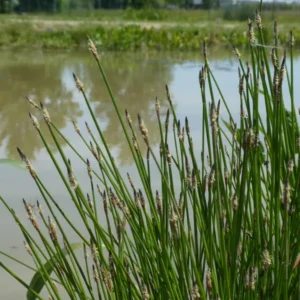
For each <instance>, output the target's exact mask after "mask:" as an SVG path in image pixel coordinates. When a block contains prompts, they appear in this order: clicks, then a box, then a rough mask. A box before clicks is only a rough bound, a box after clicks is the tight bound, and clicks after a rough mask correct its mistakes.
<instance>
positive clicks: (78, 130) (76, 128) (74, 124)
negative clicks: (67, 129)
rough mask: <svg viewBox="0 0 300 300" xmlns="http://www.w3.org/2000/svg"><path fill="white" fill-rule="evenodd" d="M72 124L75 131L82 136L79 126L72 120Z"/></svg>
mask: <svg viewBox="0 0 300 300" xmlns="http://www.w3.org/2000/svg"><path fill="white" fill-rule="evenodd" d="M72 123H73V126H74V129H75V131H76V132H77V133H78V134H79V135H80V128H79V126H78V124H77V123H76V122H75V121H74V120H72Z"/></svg>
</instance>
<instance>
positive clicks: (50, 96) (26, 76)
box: [0, 52, 172, 164]
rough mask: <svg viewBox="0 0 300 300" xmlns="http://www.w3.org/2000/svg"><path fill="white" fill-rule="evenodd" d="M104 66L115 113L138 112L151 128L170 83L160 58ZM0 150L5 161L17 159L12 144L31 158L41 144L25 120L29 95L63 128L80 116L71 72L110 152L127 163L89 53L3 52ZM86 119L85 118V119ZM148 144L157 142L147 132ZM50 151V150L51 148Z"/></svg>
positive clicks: (118, 58)
mask: <svg viewBox="0 0 300 300" xmlns="http://www.w3.org/2000/svg"><path fill="white" fill-rule="evenodd" d="M103 61H104V67H105V69H106V73H107V76H108V78H109V80H110V83H111V86H112V89H113V90H114V92H115V94H116V99H117V101H118V103H119V106H120V110H121V111H122V112H124V110H125V108H127V109H128V110H129V111H130V114H131V115H132V117H133V118H136V115H137V113H138V112H140V113H141V114H142V116H143V118H144V120H145V122H146V123H147V126H148V128H149V130H150V131H151V128H153V127H156V120H155V118H154V109H153V108H154V99H155V97H156V96H158V97H159V98H164V97H165V96H164V85H165V84H166V83H169V82H170V81H171V79H172V72H171V68H172V64H170V63H162V62H161V61H160V60H159V59H154V60H153V59H147V58H145V57H142V56H137V57H134V56H133V55H131V56H128V55H123V54H122V55H121V54H119V55H116V54H114V55H106V56H105V57H104V58H103ZM0 68H1V75H0V80H1V81H0V82H1V89H0V103H1V128H0V145H1V146H2V147H4V148H5V152H6V155H7V156H8V157H16V153H15V147H16V145H22V149H23V150H24V152H25V153H26V154H27V155H28V156H29V157H30V158H31V159H34V158H35V156H36V154H37V153H38V151H39V150H40V149H41V147H42V144H41V142H40V139H39V137H38V135H37V134H36V133H35V131H34V130H33V128H32V125H31V122H30V121H29V119H28V114H27V112H28V110H29V109H30V108H29V106H28V104H27V103H26V101H25V98H24V97H25V96H26V95H29V96H30V97H31V98H33V99H36V101H42V102H43V103H45V104H46V105H47V109H48V110H49V112H50V114H51V117H52V119H53V122H54V123H55V124H56V126H57V127H58V128H59V129H63V128H64V127H65V126H66V125H67V122H68V121H69V119H70V118H72V119H74V120H77V121H78V120H79V119H80V117H82V116H83V110H84V107H83V105H84V103H83V101H81V97H80V95H79V94H78V92H77V91H76V89H75V87H74V84H73V82H71V81H70V76H71V74H72V72H73V71H74V72H75V73H76V74H77V75H78V76H79V77H80V79H81V81H83V82H84V85H85V89H86V91H87V93H88V95H89V97H90V100H91V101H92V103H94V104H95V112H96V116H97V118H99V119H100V120H101V121H105V122H106V127H105V130H104V134H105V136H106V137H107V140H108V144H109V145H110V146H111V147H119V148H120V149H121V151H120V152H119V153H120V157H119V159H120V163H121V164H122V163H129V161H128V151H123V150H126V149H127V148H128V147H126V146H125V144H126V142H125V141H124V139H123V138H122V137H123V133H122V130H121V128H120V126H119V122H118V120H117V117H116V114H115V112H114V109H113V106H112V104H111V100H110V98H109V95H108V93H107V90H106V88H105V86H104V83H103V81H102V80H101V77H100V74H99V71H98V69H97V67H96V65H95V64H94V62H93V60H92V58H91V56H90V54H89V53H86V52H84V53H76V54H75V53H65V54H53V53H40V54H39V55H35V56H31V55H30V54H28V53H23V54H19V55H18V56H16V55H15V54H13V53H2V54H1V56H0ZM86 117H87V118H88V116H86ZM151 133H152V134H151V138H152V142H153V143H156V142H157V141H158V132H157V130H153V131H152V132H151ZM52 146H53V145H52Z"/></svg>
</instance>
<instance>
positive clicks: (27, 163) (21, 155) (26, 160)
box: [17, 147, 36, 179]
mask: <svg viewBox="0 0 300 300" xmlns="http://www.w3.org/2000/svg"><path fill="white" fill-rule="evenodd" d="M17 151H18V153H19V155H20V157H21V159H22V161H23V162H24V163H25V165H26V168H27V170H28V171H29V173H30V175H31V177H32V178H34V179H35V178H36V172H35V170H34V169H33V166H32V164H31V162H30V161H29V159H28V158H27V157H26V156H25V154H24V153H23V152H22V151H21V150H20V148H19V147H17Z"/></svg>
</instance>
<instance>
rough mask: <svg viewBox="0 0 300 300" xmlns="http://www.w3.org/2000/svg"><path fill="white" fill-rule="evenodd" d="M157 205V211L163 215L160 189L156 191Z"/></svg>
mask: <svg viewBox="0 0 300 300" xmlns="http://www.w3.org/2000/svg"><path fill="white" fill-rule="evenodd" d="M156 206H157V212H158V214H159V215H160V216H161V215H162V202H161V198H160V196H159V193H158V191H156Z"/></svg>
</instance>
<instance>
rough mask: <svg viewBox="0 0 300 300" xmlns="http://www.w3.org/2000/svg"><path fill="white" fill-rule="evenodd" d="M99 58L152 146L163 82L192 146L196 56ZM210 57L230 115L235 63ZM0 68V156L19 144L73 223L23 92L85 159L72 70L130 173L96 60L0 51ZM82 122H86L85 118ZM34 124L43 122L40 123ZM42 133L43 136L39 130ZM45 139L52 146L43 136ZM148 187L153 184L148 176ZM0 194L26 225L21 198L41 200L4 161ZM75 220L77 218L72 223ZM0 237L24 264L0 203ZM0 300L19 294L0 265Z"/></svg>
mask: <svg viewBox="0 0 300 300" xmlns="http://www.w3.org/2000/svg"><path fill="white" fill-rule="evenodd" d="M101 59H102V61H103V64H104V68H105V70H106V73H107V77H108V78H109V81H110V83H111V86H112V89H113V91H114V93H115V96H116V99H117V101H118V104H119V106H120V110H121V112H124V110H125V109H128V110H129V112H130V114H131V116H132V119H133V120H134V122H135V123H137V122H136V115H137V113H141V115H142V117H143V119H144V121H145V123H146V125H147V128H148V130H149V133H150V140H151V143H152V145H156V146H157V143H158V141H159V135H158V131H157V123H156V118H155V110H154V104H155V97H158V99H159V100H160V101H161V106H162V111H163V112H165V111H166V109H167V101H166V97H165V88H164V86H165V84H168V85H169V88H170V90H171V94H172V96H173V101H174V103H175V105H176V109H177V111H178V116H179V117H180V118H181V119H182V120H184V117H185V116H189V120H190V123H191V127H192V134H193V136H194V140H195V147H198V144H197V135H198V136H199V137H200V127H199V124H201V122H200V120H201V98H200V90H199V85H198V73H199V70H200V67H201V66H202V64H203V61H202V60H201V58H200V54H199V55H197V54H184V55H182V54H180V55H174V54H172V55H170V54H168V53H163V54H123V53H114V54H109V53H105V54H103V55H102V56H101ZM210 63H211V67H212V70H213V71H214V74H215V76H216V78H217V80H218V81H219V84H220V87H221V89H222V92H223V93H224V96H225V97H226V99H228V105H229V108H230V110H231V112H232V114H233V115H234V116H238V113H239V100H238V99H239V98H238V93H237V87H238V75H237V68H238V63H237V61H236V59H235V57H234V56H233V55H232V53H231V52H230V51H228V53H226V54H222V55H219V54H218V53H216V54H215V53H212V56H211V62H210ZM296 65H298V66H299V60H297V61H296ZM0 69H1V71H0V105H1V106H0V107H1V110H0V125H1V126H0V158H7V157H8V158H14V159H19V157H18V155H17V151H16V146H19V147H20V148H21V149H22V150H23V152H24V153H25V154H26V155H27V156H28V157H29V158H30V159H31V161H32V163H33V165H34V167H35V169H36V170H37V172H38V173H39V175H40V177H41V178H42V179H43V180H44V181H45V183H46V185H47V187H48V188H49V190H50V191H51V193H52V195H53V196H54V197H55V198H56V199H57V201H58V202H59V203H60V204H61V206H62V208H63V209H65V210H66V211H67V212H68V213H69V215H71V219H72V220H73V221H74V222H76V212H75V211H74V209H73V206H72V205H71V204H70V199H69V198H68V197H67V195H66V192H65V189H64V187H63V186H62V184H61V182H60V180H59V178H58V176H57V172H56V170H55V169H54V167H53V164H52V163H51V161H50V159H49V157H48V156H47V154H46V151H45V149H44V147H43V145H42V143H41V141H40V139H39V137H38V135H37V133H36V131H35V130H34V129H33V127H32V123H31V121H30V120H29V117H28V111H31V112H32V113H34V114H36V111H34V109H33V108H31V107H29V105H28V103H27V101H26V100H25V96H29V97H31V98H32V99H34V100H36V101H37V102H38V101H42V102H43V103H44V104H45V106H46V107H47V109H48V111H49V113H50V115H51V118H52V120H53V122H54V123H55V124H56V126H57V127H58V128H59V129H60V130H62V132H63V133H64V134H65V135H66V136H67V137H68V139H69V141H70V142H71V143H72V144H73V145H74V146H75V147H76V149H77V150H78V151H79V152H80V153H81V154H82V156H83V157H91V156H90V154H89V151H88V150H87V149H86V148H85V146H84V144H83V143H82V142H81V140H80V138H79V137H78V135H77V134H76V133H75V131H74V128H73V125H72V123H71V120H75V121H76V122H77V123H78V124H79V126H80V128H81V130H82V132H83V134H84V135H85V136H86V137H87V139H88V140H89V138H88V134H87V132H86V129H85V125H84V123H85V121H86V120H90V118H89V114H88V111H87V108H86V106H85V103H84V100H83V98H82V96H81V95H80V94H79V92H78V91H77V90H76V88H75V85H74V82H73V78H72V72H74V73H75V74H76V75H77V76H78V77H79V78H80V79H81V81H82V82H83V83H84V86H85V89H86V91H87V94H88V96H89V99H90V101H91V103H92V106H93V108H94V111H95V112H96V116H97V118H98V120H99V123H100V125H101V127H102V128H103V132H104V135H105V137H106V139H107V142H108V144H109V147H110V149H111V150H112V153H113V155H114V157H115V158H116V161H117V164H118V165H119V166H120V169H121V173H122V174H126V172H130V174H131V175H132V177H133V178H134V174H135V169H134V167H133V166H132V160H131V159H130V155H129V151H128V150H129V149H128V147H127V145H126V143H125V139H124V136H123V133H122V130H121V127H120V126H119V123H118V120H117V118H116V114H115V111H114V109H113V106H112V103H111V101H110V98H109V95H108V93H107V91H106V88H105V86H104V83H103V81H102V79H101V77H100V74H99V72H98V69H97V66H96V65H95V63H94V61H93V59H92V57H91V55H90V54H89V53H86V52H39V51H33V52H30V53H29V52H21V51H14V52H1V53H0ZM295 69H296V68H295ZM296 88H297V87H296ZM297 89H299V88H297ZM296 92H297V91H296ZM296 95H297V93H296ZM90 125H91V127H92V128H93V126H92V124H90ZM42 129H43V130H44V129H46V128H45V127H42ZM45 132H46V131H45ZM45 134H46V133H45ZM46 136H47V137H49V135H47V134H46ZM49 143H50V145H51V147H52V148H53V151H55V147H54V144H53V142H52V143H51V139H49ZM64 145H65V144H64ZM64 150H65V151H66V155H67V156H68V157H70V158H71V159H72V166H73V169H74V171H75V173H76V177H77V179H78V181H79V182H80V183H82V184H83V185H87V176H86V168H85V166H84V165H83V164H82V163H81V162H79V161H78V160H77V159H76V157H75V156H74V154H73V153H72V151H71V150H70V149H69V148H68V147H64ZM56 154H57V153H56ZM155 185H158V183H155V182H154V186H155ZM0 193H1V195H2V196H3V197H4V198H5V199H6V200H7V201H8V203H9V204H10V205H11V206H12V207H13V208H14V209H15V211H16V212H17V214H18V215H19V216H20V218H21V219H22V220H24V222H25V224H27V226H28V228H29V225H30V224H29V222H28V220H26V216H25V213H24V209H23V206H22V198H23V197H24V198H25V199H27V200H28V201H30V202H32V203H34V202H36V200H41V197H40V195H39V193H38V190H37V188H36V187H35V185H34V182H33V180H32V179H31V177H30V176H29V175H28V174H27V172H24V171H23V170H19V169H17V168H14V167H12V166H7V165H0ZM41 202H42V201H41ZM80 226H81V225H80V224H78V227H79V228H80ZM66 230H67V229H66ZM69 236H71V240H72V237H73V236H74V237H73V238H74V242H75V241H78V238H77V237H76V235H75V234H73V233H72V232H70V234H69ZM0 243H1V244H0V249H1V250H4V251H7V252H9V253H10V254H11V255H13V256H16V257H18V258H19V259H20V260H22V261H24V262H26V263H28V264H30V263H31V258H30V257H29V255H28V254H27V253H26V252H25V250H24V248H23V239H22V236H21V234H20V232H19V230H18V228H17V226H16V224H15V223H14V222H13V220H12V218H11V216H10V215H9V214H8V213H7V212H6V210H5V208H4V206H3V205H2V204H0ZM0 261H4V262H6V263H9V265H10V266H11V267H12V268H13V269H14V270H15V271H16V272H17V273H18V274H19V276H20V277H22V278H23V279H24V280H25V281H26V282H29V281H30V278H31V276H32V273H30V272H29V271H28V270H26V269H24V268H21V267H20V266H18V265H17V264H15V263H12V262H9V261H8V260H6V259H3V258H2V257H0ZM0 299H7V300H10V299H11V300H18V299H25V290H24V289H23V288H22V287H21V286H20V285H18V284H17V283H16V282H15V281H14V280H13V279H11V278H10V277H9V275H7V274H6V273H5V272H4V271H3V270H2V269H0Z"/></svg>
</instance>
